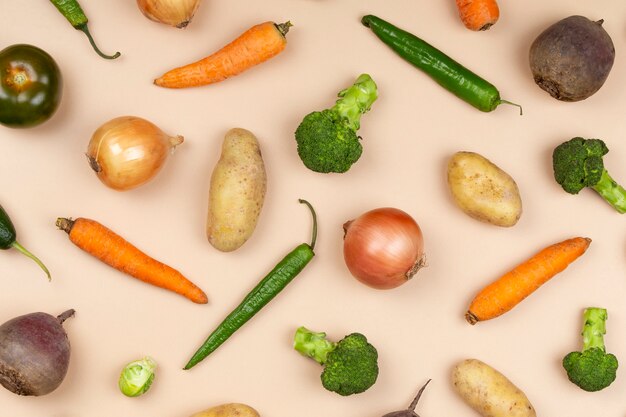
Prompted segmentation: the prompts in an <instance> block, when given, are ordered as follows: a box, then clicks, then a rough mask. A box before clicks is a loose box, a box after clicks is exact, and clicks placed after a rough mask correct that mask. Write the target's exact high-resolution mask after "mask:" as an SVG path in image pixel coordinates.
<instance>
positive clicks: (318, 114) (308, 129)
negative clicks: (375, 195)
mask: <svg viewBox="0 0 626 417" xmlns="http://www.w3.org/2000/svg"><path fill="white" fill-rule="evenodd" d="M377 97H378V91H377V88H376V83H375V82H374V80H372V78H371V77H370V76H369V75H367V74H361V75H360V76H359V78H357V79H356V81H355V82H354V84H353V85H352V86H351V87H349V88H346V89H345V90H343V91H341V92H340V93H339V100H337V102H336V103H335V105H334V106H333V107H331V108H330V109H326V110H322V111H315V112H312V113H309V114H308V115H306V116H305V117H304V119H303V120H302V122H301V123H300V125H299V126H298V128H297V129H296V133H295V135H296V142H297V144H298V155H299V156H300V159H301V160H302V162H303V163H304V165H305V166H306V167H307V168H309V169H310V170H312V171H315V172H323V173H328V172H338V173H340V172H346V171H347V170H348V169H350V167H351V166H352V164H354V163H355V162H356V161H358V160H359V158H360V157H361V154H362V152H363V147H362V146H361V142H360V137H359V136H357V134H356V132H357V130H359V128H360V126H361V116H362V115H363V114H364V113H365V112H367V111H368V110H369V109H370V108H371V106H372V104H373V103H374V101H376V98H377Z"/></svg>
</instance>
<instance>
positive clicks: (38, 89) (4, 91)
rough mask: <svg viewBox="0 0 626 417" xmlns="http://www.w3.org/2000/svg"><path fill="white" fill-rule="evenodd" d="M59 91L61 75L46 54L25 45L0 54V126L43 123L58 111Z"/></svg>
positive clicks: (55, 64)
mask: <svg viewBox="0 0 626 417" xmlns="http://www.w3.org/2000/svg"><path fill="white" fill-rule="evenodd" d="M62 90H63V83H62V78H61V71H60V70H59V66H58V65H57V63H56V62H55V61H54V59H53V58H52V57H51V56H50V55H48V53H47V52H45V51H43V50H41V49H39V48H37V47H36V46H32V45H25V44H20V45H12V46H9V47H8V48H5V49H4V50H2V51H0V124H2V125H5V126H8V127H15V128H22V127H32V126H36V125H38V124H40V123H43V122H45V121H46V120H48V119H49V118H50V117H52V115H53V114H54V112H55V111H56V109H57V108H58V107H59V103H60V102H61V94H62Z"/></svg>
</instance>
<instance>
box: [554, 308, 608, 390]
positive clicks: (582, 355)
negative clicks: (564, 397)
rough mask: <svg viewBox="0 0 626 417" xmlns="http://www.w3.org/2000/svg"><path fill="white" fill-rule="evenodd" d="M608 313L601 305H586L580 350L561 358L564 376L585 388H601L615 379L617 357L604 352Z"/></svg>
mask: <svg viewBox="0 0 626 417" xmlns="http://www.w3.org/2000/svg"><path fill="white" fill-rule="evenodd" d="M607 317H608V315H607V312H606V310H605V309H603V308H596V307H591V308H588V309H586V310H585V313H584V319H585V324H584V326H583V332H582V335H583V350H582V352H571V353H568V354H567V355H566V356H565V357H564V358H563V367H564V368H565V370H566V371H567V377H568V378H569V380H570V381H572V382H573V383H574V384H576V385H578V386H579V387H580V388H582V389H584V390H585V391H600V390H601V389H604V388H606V387H608V386H609V385H611V383H613V381H615V377H616V373H617V366H618V362H617V358H616V357H615V355H613V354H610V353H606V350H605V347H604V334H605V333H606V327H605V324H606V319H607Z"/></svg>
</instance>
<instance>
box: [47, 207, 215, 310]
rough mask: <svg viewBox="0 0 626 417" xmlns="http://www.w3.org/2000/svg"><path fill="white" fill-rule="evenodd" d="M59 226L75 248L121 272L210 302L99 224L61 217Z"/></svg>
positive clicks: (180, 277)
mask: <svg viewBox="0 0 626 417" xmlns="http://www.w3.org/2000/svg"><path fill="white" fill-rule="evenodd" d="M56 225H57V227H58V228H59V229H61V230H63V231H65V232H66V233H67V234H68V235H69V237H70V240H71V241H72V243H74V244H75V245H76V246H78V247H79V248H81V249H82V250H84V251H85V252H87V253H89V254H90V255H93V256H95V257H96V258H98V259H99V260H101V261H102V262H104V263H106V264H107V265H109V266H112V267H113V268H115V269H117V270H118V271H121V272H124V273H125V274H128V275H130V276H132V277H135V278H137V279H140V280H141V281H143V282H147V283H148V284H152V285H156V286H157V287H161V288H165V289H166V290H170V291H173V292H175V293H177V294H180V295H182V296H184V297H187V298H188V299H190V300H191V301H193V302H194V303H198V304H206V303H207V302H208V299H207V296H206V294H205V293H204V292H203V291H202V290H201V289H200V288H198V287H197V286H196V285H195V284H194V283H192V282H191V281H189V280H188V279H187V278H185V277H184V276H183V275H182V274H181V273H180V272H178V271H177V270H175V269H173V268H171V267H169V266H167V265H165V264H163V263H161V262H159V261H157V260H156V259H153V258H151V257H150V256H148V255H146V254H145V253H143V252H142V251H140V250H139V249H137V248H136V247H135V246H133V245H131V244H130V243H129V242H127V241H126V240H125V239H124V238H122V237H121V236H119V235H117V234H116V233H115V232H113V231H111V230H109V229H108V228H107V227H105V226H103V225H102V224H100V223H98V222H97V221H95V220H91V219H85V218H81V217H79V218H78V219H76V220H71V219H65V218H58V219H57V221H56Z"/></svg>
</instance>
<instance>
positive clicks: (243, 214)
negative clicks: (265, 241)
mask: <svg viewBox="0 0 626 417" xmlns="http://www.w3.org/2000/svg"><path fill="white" fill-rule="evenodd" d="M266 187H267V178H266V174H265V165H264V164H263V158H262V156H261V150H260V148H259V142H258V141H257V138H256V137H255V136H254V135H253V134H252V133H251V132H249V131H247V130H245V129H239V128H235V129H231V130H229V131H228V132H227V133H226V136H225V138H224V143H223V145H222V154H221V156H220V159H219V161H218V162H217V165H216V166H215V169H214V170H213V174H212V175H211V186H210V189H209V210H208V214H207V223H206V235H207V238H208V240H209V242H210V243H211V245H213V246H214V247H215V248H216V249H218V250H220V251H223V252H230V251H233V250H235V249H237V248H239V247H241V245H243V244H244V243H245V242H246V241H247V240H248V238H250V236H251V235H252V232H254V229H255V228H256V224H257V220H258V218H259V214H260V213H261V208H262V207H263V201H264V199H265V191H266Z"/></svg>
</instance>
